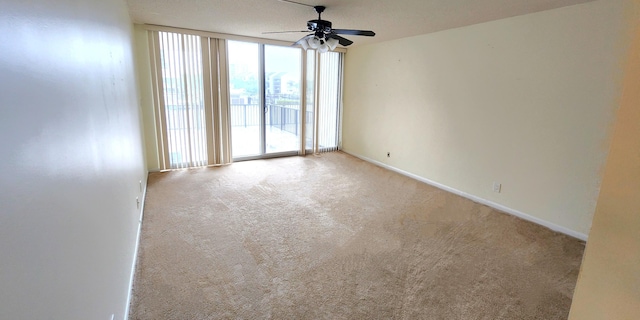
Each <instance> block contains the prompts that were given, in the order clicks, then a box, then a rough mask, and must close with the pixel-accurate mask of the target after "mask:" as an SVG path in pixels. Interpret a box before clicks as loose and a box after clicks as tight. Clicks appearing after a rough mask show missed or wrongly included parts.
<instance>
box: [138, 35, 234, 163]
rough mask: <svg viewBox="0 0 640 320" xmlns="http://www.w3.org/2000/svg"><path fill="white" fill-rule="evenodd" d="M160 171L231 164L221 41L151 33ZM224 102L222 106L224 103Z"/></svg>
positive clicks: (223, 55) (224, 55)
mask: <svg viewBox="0 0 640 320" xmlns="http://www.w3.org/2000/svg"><path fill="white" fill-rule="evenodd" d="M149 35H150V36H149V42H150V43H149V47H150V54H151V65H152V82H153V93H154V110H155V115H156V133H157V135H156V139H157V144H158V159H159V160H160V161H159V162H160V167H161V168H160V169H161V170H167V169H179V168H188V167H201V166H206V165H216V164H224V163H229V162H231V157H230V146H229V145H230V143H229V141H230V140H229V134H228V123H229V119H228V112H227V111H228V110H227V108H225V107H224V106H225V105H227V103H226V97H227V95H226V94H225V87H224V86H223V87H222V88H220V87H219V84H220V83H224V82H225V81H226V76H225V75H226V54H225V52H224V50H225V49H224V48H225V47H224V45H223V44H221V42H223V41H222V40H219V39H214V38H209V37H203V36H196V35H190V34H182V33H175V32H163V31H149ZM221 106H222V107H221Z"/></svg>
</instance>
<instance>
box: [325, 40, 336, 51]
mask: <svg viewBox="0 0 640 320" xmlns="http://www.w3.org/2000/svg"><path fill="white" fill-rule="evenodd" d="M325 43H326V45H327V46H329V50H331V51H333V50H335V49H336V47H337V46H338V39H334V38H329V39H327V41H326V42H325Z"/></svg>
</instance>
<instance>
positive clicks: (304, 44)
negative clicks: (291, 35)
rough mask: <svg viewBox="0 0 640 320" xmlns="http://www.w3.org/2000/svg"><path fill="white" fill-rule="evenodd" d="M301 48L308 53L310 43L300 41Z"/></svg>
mask: <svg viewBox="0 0 640 320" xmlns="http://www.w3.org/2000/svg"><path fill="white" fill-rule="evenodd" d="M299 43H300V46H301V47H302V49H304V50H305V51H307V49H309V42H308V41H307V40H304V41H300V42H299Z"/></svg>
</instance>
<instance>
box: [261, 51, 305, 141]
mask: <svg viewBox="0 0 640 320" xmlns="http://www.w3.org/2000/svg"><path fill="white" fill-rule="evenodd" d="M300 65H301V51H300V49H298V48H290V47H280V46H269V45H265V46H264V70H265V72H264V79H265V85H264V89H265V108H266V112H265V116H266V121H265V147H266V148H265V153H280V152H292V151H294V152H295V151H297V150H299V149H300V127H301V126H300V119H301V115H300V88H301V85H300V79H301V77H302V75H301V71H300Z"/></svg>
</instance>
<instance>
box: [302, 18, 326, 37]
mask: <svg viewBox="0 0 640 320" xmlns="http://www.w3.org/2000/svg"><path fill="white" fill-rule="evenodd" d="M307 28H308V29H309V30H310V31H313V32H322V33H325V34H329V33H331V21H327V20H309V21H307Z"/></svg>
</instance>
